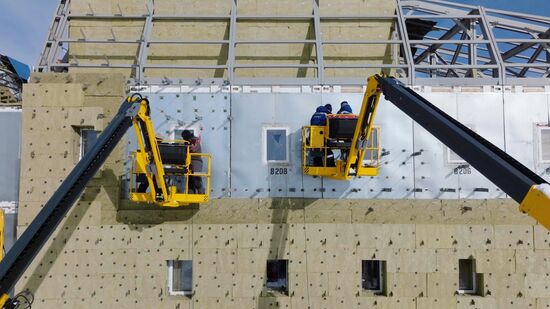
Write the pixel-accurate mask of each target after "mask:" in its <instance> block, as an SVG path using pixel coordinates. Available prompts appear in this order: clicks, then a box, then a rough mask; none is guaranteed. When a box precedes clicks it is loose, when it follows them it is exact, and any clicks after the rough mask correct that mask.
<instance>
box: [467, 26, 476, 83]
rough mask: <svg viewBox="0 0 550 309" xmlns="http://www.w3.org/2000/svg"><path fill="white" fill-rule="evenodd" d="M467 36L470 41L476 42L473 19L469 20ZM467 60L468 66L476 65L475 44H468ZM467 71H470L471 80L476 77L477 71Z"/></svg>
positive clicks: (473, 69)
mask: <svg viewBox="0 0 550 309" xmlns="http://www.w3.org/2000/svg"><path fill="white" fill-rule="evenodd" d="M468 36H469V37H470V41H475V40H477V35H476V20H475V19H470V21H469V23H468ZM468 58H469V63H470V65H477V44H468ZM468 71H470V75H471V77H472V78H476V77H477V69H475V68H472V69H470V70H468Z"/></svg>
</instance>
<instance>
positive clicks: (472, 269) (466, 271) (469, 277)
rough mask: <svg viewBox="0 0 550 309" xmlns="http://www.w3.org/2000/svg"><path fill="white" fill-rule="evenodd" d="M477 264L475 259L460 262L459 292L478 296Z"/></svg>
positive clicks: (460, 260)
mask: <svg viewBox="0 0 550 309" xmlns="http://www.w3.org/2000/svg"><path fill="white" fill-rule="evenodd" d="M476 277H477V275H476V262H475V260H474V259H459V260H458V292H459V293H462V294H476V291H477V285H476Z"/></svg>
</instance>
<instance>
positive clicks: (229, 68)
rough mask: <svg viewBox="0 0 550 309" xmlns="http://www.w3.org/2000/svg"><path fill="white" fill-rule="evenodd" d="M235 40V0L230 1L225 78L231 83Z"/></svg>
mask: <svg viewBox="0 0 550 309" xmlns="http://www.w3.org/2000/svg"><path fill="white" fill-rule="evenodd" d="M236 40H237V0H232V1H231V16H230V19H229V47H228V51H227V61H226V65H227V79H228V80H229V83H233V80H234V78H235V61H236V60H235V58H236V57H235V48H236V45H235V44H236V42H235V41H236Z"/></svg>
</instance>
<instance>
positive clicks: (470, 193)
mask: <svg viewBox="0 0 550 309" xmlns="http://www.w3.org/2000/svg"><path fill="white" fill-rule="evenodd" d="M457 110H458V115H457V119H458V121H460V122H461V123H463V124H465V125H467V126H468V127H470V129H473V130H474V131H475V132H476V133H478V134H479V135H481V136H483V137H484V138H485V139H487V140H488V141H490V142H491V143H493V144H494V145H496V146H497V147H499V148H500V149H504V105H503V101H502V94H501V93H461V94H460V95H458V96H457ZM455 166H456V167H455V173H458V181H459V187H460V190H459V197H460V198H468V199H470V198H498V197H504V196H505V194H504V192H502V191H501V190H500V189H499V188H498V187H497V186H495V185H494V184H493V183H492V182H491V181H489V180H488V179H487V178H485V176H483V175H481V173H479V172H478V171H477V170H476V169H474V168H472V167H470V166H469V165H468V166H467V167H466V166H460V165H458V164H457V165H455ZM487 190H488V191H487Z"/></svg>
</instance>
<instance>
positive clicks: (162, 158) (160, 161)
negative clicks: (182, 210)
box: [130, 99, 211, 207]
mask: <svg viewBox="0 0 550 309" xmlns="http://www.w3.org/2000/svg"><path fill="white" fill-rule="evenodd" d="M132 125H133V127H134V130H135V133H136V137H137V142H138V146H139V149H138V150H137V151H134V152H133V153H132V163H133V164H132V177H131V181H130V200H132V201H135V202H146V203H154V204H157V205H159V206H167V207H179V206H185V205H189V204H195V203H206V202H208V197H209V192H210V173H211V156H210V154H205V153H194V152H191V144H190V141H185V140H163V139H161V138H158V137H157V136H156V134H155V127H154V125H153V121H152V120H151V115H150V107H149V101H148V100H147V99H141V102H140V109H139V111H138V113H137V116H136V117H135V118H134V119H133V121H132ZM193 162H200V163H201V164H200V165H201V166H203V168H202V170H201V171H195V172H193V167H192V164H196V163H193ZM197 178H200V183H201V184H203V180H204V182H206V184H205V185H203V189H202V190H200V192H191V191H192V190H191V183H192V182H193V181H196V179H197ZM138 180H141V181H138ZM140 182H141V183H140ZM144 188H145V189H144Z"/></svg>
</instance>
